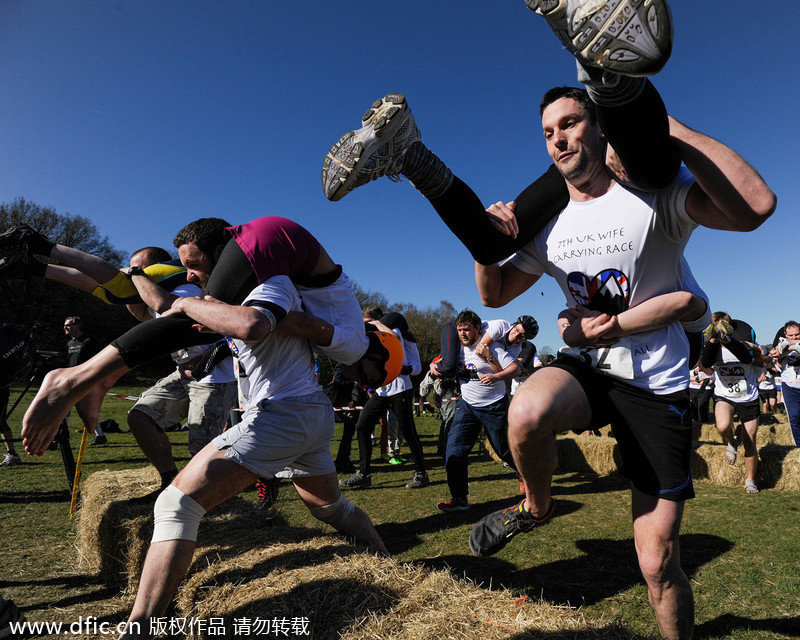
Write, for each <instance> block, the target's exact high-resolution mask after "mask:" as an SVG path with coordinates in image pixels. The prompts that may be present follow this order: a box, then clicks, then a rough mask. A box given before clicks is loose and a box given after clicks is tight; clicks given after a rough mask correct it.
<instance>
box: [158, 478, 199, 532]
mask: <svg viewBox="0 0 800 640" xmlns="http://www.w3.org/2000/svg"><path fill="white" fill-rule="evenodd" d="M205 514H206V510H205V509H203V507H201V506H200V505H199V504H198V503H197V502H195V501H194V500H193V499H192V498H190V497H189V496H187V495H186V494H185V493H184V492H183V491H181V490H180V489H178V487H176V486H174V485H169V486H168V487H167V488H166V489H164V490H163V491H162V492H161V495H159V496H158V500H156V504H155V507H153V538H152V539H151V540H150V542H151V543H153V542H163V541H165V540H192V541H196V540H197V529H198V527H199V526H200V520H201V518H202V517H203V516H204V515H205Z"/></svg>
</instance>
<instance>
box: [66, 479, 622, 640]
mask: <svg viewBox="0 0 800 640" xmlns="http://www.w3.org/2000/svg"><path fill="white" fill-rule="evenodd" d="M157 482H158V478H157V477H156V474H155V473H154V472H152V471H151V470H148V469H144V470H138V471H127V472H112V471H101V472H97V473H94V474H92V475H91V476H90V477H89V478H88V479H87V480H86V483H85V485H84V488H83V507H82V509H81V516H80V522H79V538H78V539H79V545H78V549H79V553H80V554H81V567H82V570H84V571H85V572H87V573H96V574H100V576H101V577H102V578H103V579H104V580H105V581H106V582H107V583H109V584H112V585H116V586H118V587H119V588H120V589H121V590H122V591H123V598H124V599H125V602H124V603H123V606H122V607H121V608H122V609H123V611H122V612H121V613H124V610H126V609H129V607H130V604H131V600H132V598H133V596H134V595H135V593H136V589H137V586H138V580H139V576H140V575H141V568H142V564H143V561H144V555H145V553H146V550H147V546H148V540H149V539H150V535H151V533H152V514H151V512H150V509H148V508H147V507H144V506H134V507H131V506H129V505H128V504H127V503H126V500H127V498H129V497H133V496H137V495H142V494H143V493H146V492H147V491H148V490H150V489H151V488H152V486H153V485H155V484H156V483H157ZM252 508H253V507H252V503H250V502H247V501H245V500H242V499H239V498H232V499H230V500H228V501H226V502H225V503H223V504H222V505H220V506H219V507H217V508H215V509H212V510H211V511H210V512H209V513H208V514H207V515H206V516H205V517H204V518H203V521H202V524H201V527H200V531H199V535H198V540H199V546H198V547H197V550H196V552H195V555H194V561H193V564H192V567H191V569H190V571H189V575H188V579H187V580H185V581H184V582H183V584H181V586H180V587H179V590H178V592H177V594H176V598H175V611H174V612H173V613H172V614H171V615H172V616H173V617H176V618H186V619H192V618H195V619H202V620H210V619H211V618H216V619H222V621H223V626H224V628H225V635H226V636H228V637H230V636H235V637H236V636H240V635H244V636H247V635H251V634H256V633H257V632H260V634H259V635H260V637H287V636H286V635H285V634H283V633H282V632H279V633H274V632H272V629H271V628H269V625H271V624H274V622H273V621H275V620H277V621H278V622H279V624H283V625H297V626H296V627H295V629H296V630H297V631H298V632H297V633H290V634H289V635H288V637H310V638H313V639H314V640H334V639H337V640H338V639H342V640H368V639H369V640H374V639H391V640H419V639H420V638H437V639H439V638H441V639H443V640H473V639H474V640H478V639H479V640H522V639H523V638H554V637H557V638H571V639H573V640H590V639H595V640H611V639H612V638H613V639H617V640H620V639H622V640H625V639H633V638H637V637H638V636H637V635H636V634H634V633H633V632H632V631H631V630H629V629H627V628H625V627H623V626H620V625H618V624H615V623H608V622H604V621H597V620H592V619H589V618H586V617H585V616H584V615H583V614H582V612H580V611H579V610H575V609H573V608H570V607H562V606H555V605H551V604H549V603H546V602H534V601H532V600H528V599H527V598H523V599H516V598H515V596H514V594H512V593H511V592H509V591H506V590H497V589H493V590H487V589H483V588H480V587H478V586H476V585H475V584H472V583H470V582H467V581H464V580H461V579H458V578H455V577H454V576H452V575H451V574H450V573H449V572H447V571H442V570H431V569H427V568H424V567H419V566H413V565H409V564H401V563H399V562H397V561H395V560H392V559H391V558H381V557H377V556H375V555H374V554H371V553H367V552H365V551H364V550H363V549H362V550H359V549H358V548H356V547H354V546H352V545H350V544H347V543H346V542H345V541H344V540H343V539H342V538H339V537H335V536H329V535H323V534H321V533H320V530H319V529H305V528H302V527H294V526H291V525H290V524H289V523H288V522H286V521H285V520H284V519H282V518H281V517H280V516H277V517H276V518H275V520H274V521H273V522H272V523H271V526H269V527H253V526H250V524H251V523H252ZM243 620H248V621H249V622H248V625H249V626H248V627H243V622H242V621H243ZM265 621H266V622H265ZM259 624H260V625H261V626H260V627H256V625H259ZM265 624H266V625H267V626H266V627H265V626H264V625H265ZM306 625H307V626H306ZM265 629H266V631H267V633H266V634H265ZM190 630H191V627H190ZM217 631H218V629H217ZM246 631H250V633H247V632H246ZM306 632H307V633H306ZM217 635H218V634H217ZM186 637H187V638H189V639H195V638H197V639H205V638H206V637H210V636H207V633H205V632H199V633H198V632H191V633H189V634H188V635H187V636H186Z"/></svg>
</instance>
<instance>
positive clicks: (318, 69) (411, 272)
mask: <svg viewBox="0 0 800 640" xmlns="http://www.w3.org/2000/svg"><path fill="white" fill-rule="evenodd" d="M671 6H672V13H673V19H674V22H675V32H676V35H675V46H674V52H673V55H672V58H671V60H670V62H669V63H668V65H667V67H666V69H665V70H664V71H663V72H662V73H660V74H659V75H658V76H656V77H655V78H654V83H655V84H656V86H657V87H658V88H659V90H660V91H661V93H662V95H663V97H664V100H665V102H666V104H667V106H668V108H669V110H670V112H671V113H672V114H673V115H674V116H676V117H677V118H679V119H681V120H683V121H685V122H686V123H687V124H689V125H690V126H693V127H695V128H698V129H700V130H702V131H704V132H706V133H708V134H710V135H712V136H714V137H716V138H719V139H721V140H723V141H724V142H726V143H727V144H729V145H730V146H732V147H733V148H734V149H736V150H737V151H739V152H740V153H741V154H742V155H743V156H744V157H745V158H746V159H748V160H749V161H750V162H751V163H752V164H753V165H754V166H755V167H757V168H758V169H759V170H760V171H761V173H762V175H764V177H765V178H766V179H767V182H768V183H769V184H770V186H771V187H772V188H773V189H774V190H775V192H776V193H777V194H778V198H779V206H778V211H777V212H776V213H775V215H774V216H773V217H772V218H771V219H770V220H769V221H767V223H766V224H764V225H763V226H762V228H761V229H759V230H758V231H756V232H753V233H749V234H737V233H731V232H719V231H709V230H705V229H700V230H698V231H697V232H695V234H694V236H693V238H692V240H691V241H690V244H689V247H688V249H687V258H688V260H689V262H690V264H691V265H692V268H693V270H694V273H695V275H696V277H697V279H698V281H699V282H700V284H701V285H702V286H703V287H704V288H705V290H706V291H707V292H708V294H709V297H710V298H711V304H712V307H714V308H715V309H720V308H721V309H725V310H727V311H728V312H729V313H731V315H732V316H734V317H739V318H742V319H745V320H747V321H749V322H750V323H751V324H752V325H753V326H754V327H755V328H756V331H757V333H758V336H759V338H760V340H761V341H762V342H769V341H771V339H772V336H773V334H774V332H775V330H776V329H777V328H778V326H779V325H780V324H782V323H783V322H784V321H785V320H787V319H789V318H800V308H799V307H800V305H798V303H797V300H798V295H797V294H798V287H799V286H800V285H798V278H797V260H796V246H797V240H796V235H797V232H798V225H797V223H796V222H795V223H791V224H790V222H789V221H790V219H794V220H796V219H797V213H796V211H795V209H796V206H797V202H798V199H800V186H798V184H799V183H800V179H799V178H798V168H797V158H796V155H797V149H798V142H799V141H800V124H798V123H799V122H800V118H798V109H800V91H799V90H798V82H799V80H800V74H798V65H800V55H799V54H800V45H798V40H797V37H796V27H797V24H798V22H800V3H798V2H797V1H796V0H782V1H770V2H765V3H753V2H745V0H702V1H699V2H690V1H689V0H676V1H674V2H672V5H671ZM574 75H575V71H574V62H573V59H572V57H571V56H570V55H569V54H567V53H566V52H565V51H563V50H562V49H561V47H560V44H559V43H558V41H557V40H556V38H555V37H554V36H553V35H552V33H551V32H550V30H549V29H548V28H547V26H546V25H545V23H544V21H543V20H542V19H541V18H539V17H538V16H536V15H534V14H533V13H531V12H530V11H528V10H527V9H526V8H525V5H524V2H523V1H522V0H503V1H498V0H494V1H490V0H484V1H483V2H477V1H474V0H468V1H465V2H452V1H446V0H411V1H406V2H389V1H388V0H361V1H340V2H272V1H268V0H248V1H236V0H234V1H225V2H223V1H222V0H219V1H217V2H208V1H202V0H192V1H169V2H167V1H163V0H148V1H147V2H141V1H139V0H136V1H133V0H118V1H109V0H103V1H96V0H86V1H81V2H71V1H67V0H64V1H61V2H52V1H50V0H0V127H2V136H0V202H6V203H8V202H11V201H13V200H14V199H15V198H17V197H24V198H26V199H28V200H30V201H32V202H35V203H37V204H39V205H42V206H52V207H54V208H55V209H56V210H57V211H58V212H59V213H62V214H65V213H70V214H73V215H82V216H86V217H88V218H89V219H91V220H92V221H93V222H94V223H95V224H96V225H97V227H98V228H99V230H100V232H101V234H103V235H108V236H109V237H110V239H111V241H112V243H113V244H114V245H115V246H116V247H117V248H119V249H122V250H125V251H129V252H130V251H132V250H135V249H137V248H139V247H141V246H144V245H162V246H167V247H169V246H170V245H171V239H172V237H173V235H174V234H175V232H176V231H177V230H178V229H179V228H180V227H182V226H183V225H184V224H185V223H186V222H188V221H190V220H193V219H195V218H198V217H204V216H219V217H224V218H226V219H228V220H230V221H231V222H234V223H238V222H245V221H247V220H250V219H252V218H254V217H257V216H261V215H283V216H287V217H289V218H293V219H295V220H297V221H298V222H300V223H302V224H303V225H305V226H306V227H308V228H309V229H310V230H311V231H312V232H313V233H314V234H315V235H316V236H317V237H318V238H319V239H320V240H321V241H322V243H323V244H324V245H325V247H326V248H327V249H328V251H329V253H330V254H331V255H332V256H333V257H334V259H336V260H337V261H339V262H341V263H342V264H343V265H344V267H345V270H346V271H347V272H348V273H349V274H350V276H351V277H352V278H353V279H355V280H356V281H357V282H358V283H359V284H360V285H361V286H362V287H363V288H364V289H367V290H372V291H380V292H382V293H384V294H385V295H386V296H387V298H388V299H389V300H390V301H392V302H414V303H415V304H417V305H418V306H420V307H427V306H437V305H438V304H439V301H440V300H442V299H446V300H449V301H451V302H452V303H453V304H454V305H455V306H456V308H459V309H461V308H464V307H467V306H469V307H471V308H473V309H475V310H476V311H477V312H478V313H479V314H480V315H481V316H482V317H484V318H485V319H490V318H496V317H506V318H508V319H513V318H514V317H516V316H517V315H519V314H521V313H530V314H532V315H534V316H535V317H536V318H537V319H538V320H539V323H540V325H541V327H542V331H541V334H540V337H539V339H537V340H536V342H537V344H538V346H539V347H540V348H542V347H544V346H545V345H549V346H551V347H552V348H557V347H558V346H560V344H561V341H560V338H559V337H558V333H557V331H556V329H555V317H556V314H557V313H558V311H560V310H561V309H562V308H563V306H564V299H563V295H562V294H561V293H560V291H559V290H558V289H557V288H556V287H555V285H554V283H553V282H552V281H551V280H549V279H542V281H540V283H538V284H537V285H536V286H535V287H534V289H532V290H531V291H530V292H529V293H527V294H526V295H523V296H522V297H521V298H519V299H518V300H516V301H515V302H513V303H512V304H509V305H508V306H507V307H506V308H504V309H501V310H491V309H483V308H482V307H481V305H480V301H479V300H478V297H477V294H476V292H475V285H474V280H473V276H472V264H473V263H472V261H471V259H470V257H469V254H468V253H467V252H466V250H465V249H463V247H461V245H460V244H459V243H458V242H457V241H456V240H455V238H453V237H452V236H451V234H450V233H449V232H448V231H447V229H446V228H445V227H444V225H443V224H442V223H441V222H440V221H439V219H438V217H437V216H436V215H435V213H434V212H433V209H432V208H431V207H430V206H429V205H428V203H427V202H426V201H425V199H424V198H422V196H420V195H419V194H418V193H417V192H416V191H415V190H414V189H413V188H412V187H410V186H409V185H408V184H394V183H392V182H390V181H388V180H385V179H384V180H380V181H378V182H376V183H373V184H370V185H367V186H366V187H363V188H361V189H359V190H357V191H356V192H354V193H352V194H350V195H349V196H348V197H347V198H345V199H344V200H342V201H340V202H337V203H332V202H328V201H327V200H325V198H324V196H323V194H322V190H321V188H320V178H319V176H320V169H321V164H322V158H323V157H324V155H325V153H326V151H327V150H328V148H329V147H330V145H331V144H332V143H333V142H334V141H335V140H336V139H337V138H338V136H339V135H341V134H342V133H344V132H345V131H347V130H349V129H353V128H356V127H358V126H359V125H360V118H361V114H362V113H363V112H364V110H365V109H366V108H367V107H368V106H369V105H370V104H371V103H372V101H374V100H375V99H376V98H378V97H381V96H382V95H384V94H386V93H389V92H393V91H394V92H401V93H404V94H405V95H406V96H407V98H408V100H409V103H410V104H411V106H412V107H413V109H414V112H415V114H416V116H417V121H418V123H419V125H420V128H421V131H422V134H423V140H425V141H426V142H427V143H428V145H429V146H430V147H431V148H433V149H434V150H435V151H437V152H438V153H439V155H440V156H441V157H442V158H444V159H445V160H446V161H447V162H448V164H449V165H450V166H451V168H452V169H453V170H454V171H455V172H456V174H457V175H459V176H460V177H462V178H463V179H464V180H465V181H466V182H467V183H469V184H470V185H471V186H472V187H473V188H474V189H475V191H476V193H477V194H478V195H479V196H480V197H481V198H482V200H483V201H484V203H486V204H489V203H492V202H495V201H497V200H510V199H512V198H514V197H515V196H516V195H517V194H518V193H519V192H520V191H521V190H522V188H524V187H525V186H526V185H527V184H529V183H530V182H531V181H532V179H533V178H535V177H536V176H538V175H539V174H540V173H541V172H542V171H544V170H545V169H546V168H547V166H548V163H549V161H548V158H547V156H546V154H545V151H544V143H543V140H542V137H541V128H540V122H539V118H538V102H539V99H540V97H541V95H542V93H543V92H544V91H545V90H546V89H548V88H550V87H552V86H555V85H562V84H575V80H574Z"/></svg>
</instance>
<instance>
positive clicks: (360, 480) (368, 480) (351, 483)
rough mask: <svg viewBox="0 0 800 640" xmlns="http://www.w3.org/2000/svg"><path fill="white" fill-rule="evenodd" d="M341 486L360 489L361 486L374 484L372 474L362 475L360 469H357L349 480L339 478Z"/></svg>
mask: <svg viewBox="0 0 800 640" xmlns="http://www.w3.org/2000/svg"><path fill="white" fill-rule="evenodd" d="M339 486H340V487H342V489H358V488H360V487H371V486H372V474H369V475H367V476H363V475H361V472H360V471H356V472H355V473H354V474H353V475H352V476H350V477H349V478H348V479H347V480H339Z"/></svg>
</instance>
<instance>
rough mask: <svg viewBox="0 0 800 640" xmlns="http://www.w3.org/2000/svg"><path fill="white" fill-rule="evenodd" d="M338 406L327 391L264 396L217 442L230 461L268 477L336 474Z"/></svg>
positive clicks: (220, 436)
mask: <svg viewBox="0 0 800 640" xmlns="http://www.w3.org/2000/svg"><path fill="white" fill-rule="evenodd" d="M333 429H334V423H333V407H332V406H331V403H330V401H329V400H328V397H327V396H326V395H325V394H324V393H323V392H322V391H317V392H315V393H312V394H309V395H306V396H295V397H292V398H283V399H281V400H262V401H261V402H259V403H258V405H256V406H253V407H250V408H248V409H247V410H246V411H245V412H244V415H243V416H242V421H241V422H240V423H239V424H237V425H236V426H234V427H232V428H231V429H228V430H227V431H226V432H225V433H223V434H220V435H219V436H217V437H216V438H214V439H213V440H212V441H211V444H213V445H214V446H215V447H216V448H217V449H218V450H220V451H222V450H225V457H226V458H227V459H228V460H231V461H233V462H235V463H236V464H238V465H240V466H242V467H244V468H245V469H247V470H248V471H252V472H253V473H255V474H256V475H258V476H261V477H263V478H272V477H273V476H279V477H281V478H296V477H302V476H322V475H326V474H328V473H335V472H336V466H335V465H334V463H333V457H332V456H331V439H332V438H333Z"/></svg>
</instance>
